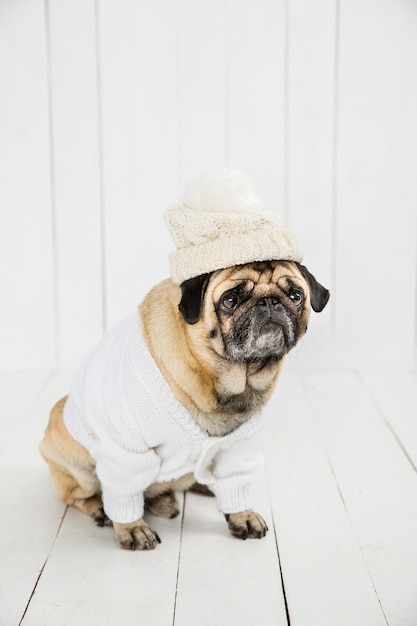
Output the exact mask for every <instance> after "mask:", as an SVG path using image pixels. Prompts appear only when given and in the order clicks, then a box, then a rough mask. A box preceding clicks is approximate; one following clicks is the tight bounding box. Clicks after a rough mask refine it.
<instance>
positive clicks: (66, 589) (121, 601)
mask: <svg viewBox="0 0 417 626" xmlns="http://www.w3.org/2000/svg"><path fill="white" fill-rule="evenodd" d="M150 523H151V524H152V526H153V527H154V528H155V529H156V530H157V532H158V533H160V536H161V539H162V543H161V544H160V545H159V546H158V547H157V548H156V550H155V551H152V552H130V551H124V550H121V549H120V548H118V547H117V546H116V544H115V542H114V538H113V530H112V529H111V528H109V527H107V528H97V527H96V526H94V524H93V523H92V521H91V520H90V519H88V518H87V517H86V516H83V515H82V514H81V513H79V512H78V511H75V510H73V509H70V510H69V511H68V513H67V515H66V517H65V521H64V523H63V525H62V528H61V531H60V533H59V536H58V538H57V541H56V543H55V545H54V548H53V550H52V553H51V554H50V556H49V558H48V561H47V564H46V567H45V569H44V571H43V574H42V578H41V580H40V582H39V584H38V586H37V589H36V594H35V596H34V598H33V600H32V602H31V604H30V606H29V609H28V611H27V614H26V616H25V619H24V620H23V622H22V624H24V625H25V624H27V625H28V626H29V625H31V624H44V625H45V626H71V625H73V626H78V625H79V624H89V625H90V624H91V626H105V625H106V624H109V625H110V624H118V623H123V624H124V625H125V624H126V626H136V625H137V624H146V626H171V624H172V615H173V609H174V602H175V588H176V578H177V565H178V550H179V541H180V527H181V518H176V519H175V520H161V519H156V518H152V520H151V522H150ZM63 581H65V584H63Z"/></svg>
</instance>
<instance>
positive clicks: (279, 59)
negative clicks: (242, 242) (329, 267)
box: [226, 0, 286, 220]
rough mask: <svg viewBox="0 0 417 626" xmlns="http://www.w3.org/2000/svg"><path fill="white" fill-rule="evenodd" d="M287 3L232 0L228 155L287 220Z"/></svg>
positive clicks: (268, 204)
mask: <svg viewBox="0 0 417 626" xmlns="http://www.w3.org/2000/svg"><path fill="white" fill-rule="evenodd" d="M285 5H286V2H285V0H278V1H277V0H259V1H256V2H253V1H252V0H246V1H245V2H242V1H241V0H230V2H229V3H228V6H229V9H228V14H227V31H226V37H227V46H228V58H229V61H228V74H227V87H228V93H227V94H226V95H227V110H228V119H227V133H228V137H227V141H228V147H227V157H228V163H229V164H230V166H231V167H233V168H238V169H241V170H242V171H243V172H245V173H246V174H247V175H248V176H249V177H250V178H251V179H252V181H253V184H254V187H255V191H256V193H257V195H258V196H259V198H260V199H261V200H262V202H263V204H264V206H265V208H266V209H268V210H270V211H276V212H277V213H278V214H279V216H280V217H281V219H282V220H284V192H285V180H284V173H285V164H284V157H285V150H286V145H285V128H284V117H285V95H284V94H285V19H286V18H285Z"/></svg>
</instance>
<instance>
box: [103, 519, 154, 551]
mask: <svg viewBox="0 0 417 626" xmlns="http://www.w3.org/2000/svg"><path fill="white" fill-rule="evenodd" d="M113 528H114V535H115V537H116V543H117V545H118V546H119V548H123V549H124V550H153V549H154V548H156V546H157V544H158V543H161V540H160V538H159V536H158V533H157V532H155V531H154V530H152V528H149V526H148V524H147V523H146V522H145V521H144V520H143V519H140V520H138V521H137V522H132V523H131V524H120V523H118V522H114V523H113Z"/></svg>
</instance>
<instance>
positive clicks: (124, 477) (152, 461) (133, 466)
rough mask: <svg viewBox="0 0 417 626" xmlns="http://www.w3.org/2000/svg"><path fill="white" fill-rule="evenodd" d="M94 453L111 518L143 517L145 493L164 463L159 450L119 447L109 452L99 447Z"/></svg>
mask: <svg viewBox="0 0 417 626" xmlns="http://www.w3.org/2000/svg"><path fill="white" fill-rule="evenodd" d="M93 455H94V456H95V459H96V473H97V477H98V479H99V480H100V483H101V487H102V497H103V507H104V510H105V512H106V514H107V515H108V517H109V518H110V519H111V520H112V521H113V522H121V523H130V522H135V521H136V520H138V519H140V518H141V517H143V492H144V491H145V489H146V488H147V487H149V485H150V484H152V483H153V482H155V481H156V479H157V476H158V471H159V466H160V459H159V457H158V456H157V454H156V453H155V451H154V450H152V449H149V448H147V447H145V446H144V447H143V449H142V450H140V451H135V452H129V451H127V450H124V449H122V448H118V449H117V451H116V450H114V449H113V450H112V451H111V452H110V453H109V451H108V450H106V449H105V448H104V447H102V446H98V448H97V449H96V450H94V451H93Z"/></svg>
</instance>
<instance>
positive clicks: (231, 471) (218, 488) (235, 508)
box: [210, 432, 264, 513]
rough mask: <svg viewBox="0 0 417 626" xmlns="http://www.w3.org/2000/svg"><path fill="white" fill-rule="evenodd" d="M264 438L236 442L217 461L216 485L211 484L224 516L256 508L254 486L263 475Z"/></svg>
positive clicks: (259, 433)
mask: <svg viewBox="0 0 417 626" xmlns="http://www.w3.org/2000/svg"><path fill="white" fill-rule="evenodd" d="M263 468H264V455H263V452H262V435H261V432H257V433H256V434H254V435H253V436H252V437H250V438H246V439H241V440H238V441H235V442H233V444H232V445H231V446H229V447H227V448H224V449H220V450H219V452H218V453H217V455H216V456H215V458H214V466H213V470H212V472H213V476H214V479H215V480H214V483H213V484H211V485H210V489H212V491H213V493H214V495H215V496H216V501H217V506H218V508H219V510H220V511H221V512H222V513H239V512H240V511H244V510H246V509H250V508H252V504H251V497H250V485H251V483H252V482H254V481H256V480H259V479H260V478H261V476H262V474H263Z"/></svg>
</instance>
